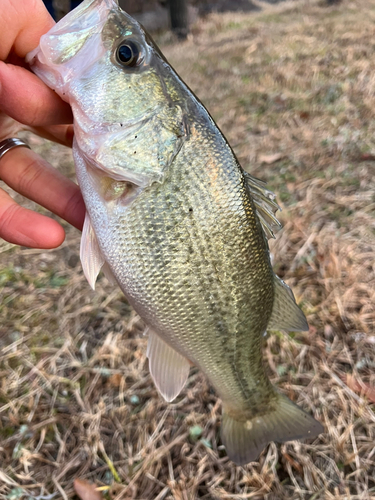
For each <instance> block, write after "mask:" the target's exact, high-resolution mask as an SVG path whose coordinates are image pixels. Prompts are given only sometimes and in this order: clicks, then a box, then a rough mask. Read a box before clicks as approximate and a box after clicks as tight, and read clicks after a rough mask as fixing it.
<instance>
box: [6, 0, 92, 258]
mask: <svg viewBox="0 0 375 500" xmlns="http://www.w3.org/2000/svg"><path fill="white" fill-rule="evenodd" d="M0 12H1V16H0V142H1V141H2V140H4V139H7V138H8V137H15V136H16V135H17V132H19V130H21V129H23V128H25V127H24V126H23V125H21V124H24V125H26V126H27V127H28V128H32V129H33V130H34V131H35V132H36V133H38V134H39V135H41V136H42V137H46V138H48V139H51V140H54V141H55V142H59V143H60V144H64V145H67V146H71V143H72V139H73V126H72V125H71V124H72V119H73V118H72V113H71V109H70V107H69V105H68V104H67V103H65V102H63V101H62V100H61V99H60V98H59V97H58V96H57V94H55V92H53V91H52V90H51V89H49V88H48V87H47V86H46V85H45V84H44V83H43V82H42V81H41V80H39V79H38V78H37V77H36V76H35V75H34V74H33V73H31V72H30V71H29V70H28V69H27V68H26V67H25V64H24V58H25V56H26V54H27V53H28V52H30V51H31V50H33V49H34V48H35V47H36V46H37V45H38V43H39V39H40V37H41V36H42V35H43V34H44V33H46V32H47V31H48V30H49V29H50V28H51V27H52V26H53V24H54V21H53V20H52V18H51V17H50V15H49V14H48V12H47V10H46V8H45V7H44V4H43V2H42V1H41V0H23V1H22V2H19V1H17V2H15V1H13V0H0ZM0 178H1V180H3V181H4V182H5V183H6V184H7V185H8V186H10V187H11V188H12V189H14V190H15V191H17V192H18V193H20V194H22V195H23V196H26V197H27V198H29V199H30V200H33V201H35V202H36V203H38V204H40V205H42V206H43V207H45V208H47V209H48V210H50V211H51V212H53V213H55V214H57V215H59V216H60V217H62V218H63V219H65V220H66V221H68V222H69V223H70V224H72V225H73V226H75V227H77V228H78V229H82V225H83V220H84V214H85V206H84V203H83V199H82V195H81V192H80V190H79V188H78V186H77V185H76V184H74V183H73V182H72V181H70V180H69V179H67V178H66V177H64V176H63V175H62V174H61V173H60V172H58V171H57V170H55V169H54V168H53V167H52V166H51V165H50V164H49V163H48V162H46V161H45V160H43V159H42V158H41V157H40V156H39V155H37V154H36V153H34V152H33V151H31V150H29V149H27V148H24V147H18V148H14V149H12V150H10V151H9V152H7V153H6V154H5V155H4V156H3V157H2V158H1V160H0ZM0 237H1V238H3V239H5V240H6V241H9V242H11V243H15V244H18V245H24V246H28V247H34V248H55V247H57V246H59V245H60V244H61V243H62V242H63V241H64V238H65V232H64V229H63V228H62V226H61V225H60V224H59V223H58V222H56V221H55V220H53V219H50V218H49V217H46V216H44V215H41V214H38V213H36V212H33V211H31V210H27V209H25V208H23V207H21V206H20V205H18V204H17V203H16V202H15V201H14V200H13V199H12V198H11V197H10V196H9V195H8V194H7V193H6V192H5V191H3V190H2V189H0Z"/></svg>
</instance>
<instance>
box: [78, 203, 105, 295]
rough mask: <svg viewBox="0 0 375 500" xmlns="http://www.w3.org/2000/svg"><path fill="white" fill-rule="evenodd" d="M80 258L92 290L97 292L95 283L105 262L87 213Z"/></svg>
mask: <svg viewBox="0 0 375 500" xmlns="http://www.w3.org/2000/svg"><path fill="white" fill-rule="evenodd" d="M80 258H81V263H82V268H83V273H84V275H85V276H86V279H87V281H88V282H89V285H90V286H91V288H92V289H93V290H95V282H96V279H97V277H98V274H99V272H100V269H101V268H102V266H103V264H104V262H105V260H104V257H103V254H102V252H101V250H100V248H99V244H98V240H97V239H96V236H95V233H94V229H93V227H92V225H91V220H90V216H89V214H88V213H87V212H86V216H85V222H84V224H83V230H82V237H81V248H80Z"/></svg>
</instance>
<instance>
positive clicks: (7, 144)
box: [0, 137, 31, 160]
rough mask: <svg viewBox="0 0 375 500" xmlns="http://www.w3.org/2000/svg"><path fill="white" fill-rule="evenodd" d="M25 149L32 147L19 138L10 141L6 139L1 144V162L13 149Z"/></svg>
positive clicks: (11, 138)
mask: <svg viewBox="0 0 375 500" xmlns="http://www.w3.org/2000/svg"><path fill="white" fill-rule="evenodd" d="M19 147H24V148H28V149H31V148H30V146H29V145H28V144H27V143H26V142H25V141H23V140H22V139H18V137H10V138H9V139H5V140H4V141H1V142H0V160H1V158H2V157H3V156H4V155H5V154H6V153H7V152H8V151H10V150H11V149H13V148H19Z"/></svg>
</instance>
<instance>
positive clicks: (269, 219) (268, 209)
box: [244, 172, 282, 238]
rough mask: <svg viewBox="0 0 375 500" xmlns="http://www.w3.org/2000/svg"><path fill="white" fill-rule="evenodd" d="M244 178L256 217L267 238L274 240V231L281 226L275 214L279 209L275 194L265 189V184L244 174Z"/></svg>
mask: <svg viewBox="0 0 375 500" xmlns="http://www.w3.org/2000/svg"><path fill="white" fill-rule="evenodd" d="M244 176H245V179H246V182H247V185H248V188H249V191H250V194H251V196H252V198H253V200H254V203H255V207H256V211H257V215H258V217H259V220H260V222H261V224H262V228H263V231H264V233H265V235H266V237H267V238H274V237H275V235H274V231H278V230H279V229H281V227H282V225H281V223H280V221H278V220H277V218H276V216H275V213H276V212H277V211H278V210H280V211H281V208H280V207H279V205H278V204H277V203H276V201H275V199H276V196H275V194H274V193H273V192H272V191H270V190H269V189H267V187H266V183H265V182H263V181H261V180H260V179H257V178H256V177H253V176H252V175H250V174H248V173H247V172H244Z"/></svg>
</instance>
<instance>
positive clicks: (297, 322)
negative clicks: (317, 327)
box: [267, 274, 309, 332]
mask: <svg viewBox="0 0 375 500" xmlns="http://www.w3.org/2000/svg"><path fill="white" fill-rule="evenodd" d="M274 290H275V295H274V301H273V309H272V314H271V318H270V320H269V322H268V326H267V330H285V331H287V332H307V331H308V330H309V325H308V324H307V321H306V317H305V315H304V314H303V312H302V311H301V309H300V308H299V307H298V305H297V304H296V299H295V298H294V295H293V292H292V290H291V289H290V288H289V287H288V285H287V284H286V283H284V281H283V280H282V279H280V278H279V277H278V276H276V274H275V275H274Z"/></svg>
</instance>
